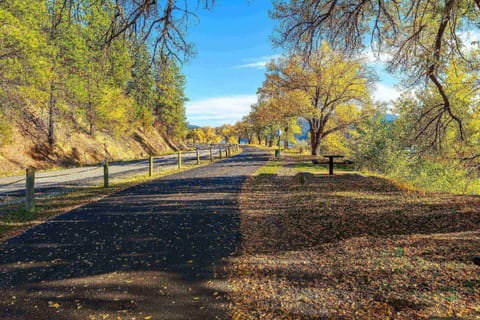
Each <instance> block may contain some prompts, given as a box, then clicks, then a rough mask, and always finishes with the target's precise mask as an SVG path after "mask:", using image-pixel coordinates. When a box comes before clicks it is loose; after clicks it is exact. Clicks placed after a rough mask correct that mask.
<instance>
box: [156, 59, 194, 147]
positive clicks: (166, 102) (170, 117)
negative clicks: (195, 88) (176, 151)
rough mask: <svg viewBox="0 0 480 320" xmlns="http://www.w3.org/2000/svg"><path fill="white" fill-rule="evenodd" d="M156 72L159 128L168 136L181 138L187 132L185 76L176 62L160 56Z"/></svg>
mask: <svg viewBox="0 0 480 320" xmlns="http://www.w3.org/2000/svg"><path fill="white" fill-rule="evenodd" d="M156 72H157V77H156V81H157V82H156V94H157V103H156V106H155V115H156V117H157V119H158V124H159V126H160V129H161V130H162V131H163V132H164V133H165V134H166V135H167V136H169V137H175V138H179V139H183V138H184V137H185V135H186V134H187V119H186V115H185V102H186V101H187V98H186V97H185V92H184V90H185V76H184V75H182V74H181V73H180V68H179V67H178V65H177V63H176V62H175V61H174V60H172V59H168V58H166V57H160V59H159V61H158V63H157V65H156Z"/></svg>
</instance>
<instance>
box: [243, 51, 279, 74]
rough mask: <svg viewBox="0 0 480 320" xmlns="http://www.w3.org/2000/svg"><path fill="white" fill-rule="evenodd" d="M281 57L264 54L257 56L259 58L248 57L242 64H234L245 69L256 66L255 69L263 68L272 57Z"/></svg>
mask: <svg viewBox="0 0 480 320" xmlns="http://www.w3.org/2000/svg"><path fill="white" fill-rule="evenodd" d="M278 57H280V56H279V55H276V54H275V55H271V56H262V57H257V58H250V59H246V62H247V63H245V64H240V65H238V66H234V68H236V69H245V68H254V69H259V70H263V69H264V68H265V67H266V66H267V64H268V63H270V61H272V59H277V58H278Z"/></svg>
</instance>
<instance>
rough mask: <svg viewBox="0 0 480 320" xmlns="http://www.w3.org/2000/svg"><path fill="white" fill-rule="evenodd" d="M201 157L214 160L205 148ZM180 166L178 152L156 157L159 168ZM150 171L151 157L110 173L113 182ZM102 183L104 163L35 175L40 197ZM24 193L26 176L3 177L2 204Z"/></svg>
mask: <svg viewBox="0 0 480 320" xmlns="http://www.w3.org/2000/svg"><path fill="white" fill-rule="evenodd" d="M214 156H215V157H218V148H215V149H214ZM200 157H201V159H202V160H206V159H210V151H209V150H201V151H200ZM182 160H183V162H184V163H185V164H188V163H195V161H196V153H195V151H192V152H185V153H183V154H182ZM176 166H177V155H176V154H174V155H166V156H159V157H155V158H154V170H155V171H162V170H168V169H172V168H175V167H176ZM146 172H148V160H136V161H125V162H112V163H110V164H109V176H110V179H112V180H113V181H114V180H115V179H116V178H124V177H127V176H131V175H138V174H141V173H146ZM101 183H103V166H102V165H98V166H85V167H79V168H70V169H62V170H56V171H44V172H37V173H36V175H35V192H36V194H37V196H46V195H51V194H56V193H61V192H66V191H69V190H72V189H75V188H80V187H90V186H94V185H98V184H101ZM24 196H25V176H24V175H22V176H11V177H2V178H0V206H1V205H2V204H6V203H11V202H15V201H23V197H24Z"/></svg>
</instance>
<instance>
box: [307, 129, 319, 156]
mask: <svg viewBox="0 0 480 320" xmlns="http://www.w3.org/2000/svg"><path fill="white" fill-rule="evenodd" d="M320 141H321V139H320V131H318V132H315V130H312V129H310V144H311V146H312V156H319V155H320Z"/></svg>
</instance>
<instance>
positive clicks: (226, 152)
mask: <svg viewBox="0 0 480 320" xmlns="http://www.w3.org/2000/svg"><path fill="white" fill-rule="evenodd" d="M225 158H228V147H225Z"/></svg>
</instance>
